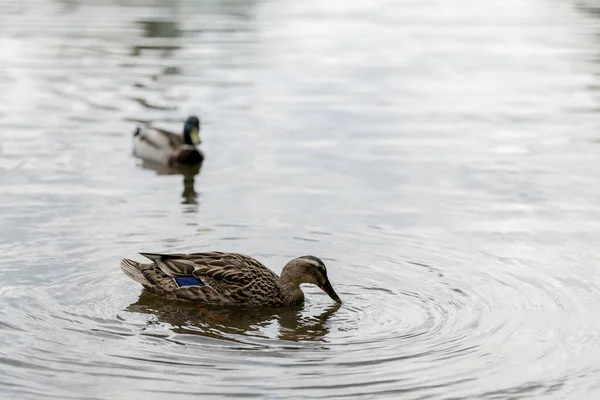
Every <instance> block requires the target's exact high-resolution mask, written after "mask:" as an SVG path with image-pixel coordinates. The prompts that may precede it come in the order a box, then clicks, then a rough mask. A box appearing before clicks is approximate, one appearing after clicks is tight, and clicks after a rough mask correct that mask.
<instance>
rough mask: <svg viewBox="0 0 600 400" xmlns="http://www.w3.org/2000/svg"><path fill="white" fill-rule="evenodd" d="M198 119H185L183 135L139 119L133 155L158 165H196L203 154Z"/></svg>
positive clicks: (200, 161)
mask: <svg viewBox="0 0 600 400" xmlns="http://www.w3.org/2000/svg"><path fill="white" fill-rule="evenodd" d="M199 132H200V120H199V119H198V117H194V116H191V117H189V118H188V119H187V120H186V121H185V125H184V127H183V135H178V134H176V133H173V132H169V131H165V130H164V129H159V128H156V127H154V126H152V125H151V124H150V123H149V122H143V121H140V126H138V127H137V129H136V130H135V132H134V134H133V155H134V156H136V157H139V158H141V159H142V160H145V161H151V162H153V163H157V164H160V165H168V166H177V165H198V164H200V163H202V160H204V154H202V152H201V151H200V150H198V149H197V148H196V145H198V144H200V136H199Z"/></svg>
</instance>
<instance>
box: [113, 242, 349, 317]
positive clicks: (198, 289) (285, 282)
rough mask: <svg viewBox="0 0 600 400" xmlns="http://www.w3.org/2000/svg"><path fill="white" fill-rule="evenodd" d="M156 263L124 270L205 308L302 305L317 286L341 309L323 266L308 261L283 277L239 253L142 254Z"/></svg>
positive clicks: (293, 264) (128, 263)
mask: <svg viewBox="0 0 600 400" xmlns="http://www.w3.org/2000/svg"><path fill="white" fill-rule="evenodd" d="M140 254H141V255H143V256H144V257H146V258H148V259H149V260H151V261H152V263H150V264H142V263H139V262H137V261H133V260H128V259H123V260H122V261H121V269H122V270H123V272H125V274H126V275H127V276H129V277H130V278H131V279H133V280H134V281H136V282H138V283H141V284H142V285H143V286H144V288H146V290H148V291H150V292H152V293H155V294H158V295H162V296H166V297H168V298H172V299H184V300H190V301H195V302H199V303H204V304H221V305H244V306H258V307H281V306H292V305H296V304H300V303H302V302H303V301H304V292H302V289H300V284H302V283H311V284H313V285H317V286H318V287H319V288H321V289H322V290H323V291H324V292H325V293H327V294H328V295H329V297H331V298H332V299H333V300H335V301H337V302H338V303H341V302H342V301H341V300H340V298H339V296H338V295H337V294H336V293H335V291H334V290H333V287H331V283H329V279H328V278H327V269H326V268H325V264H324V263H323V261H321V260H320V259H318V258H317V257H314V256H303V257H298V258H295V259H293V260H292V261H290V262H288V263H287V264H286V265H285V267H283V271H282V272H281V277H278V276H277V274H275V273H274V272H273V271H271V270H270V269H268V268H267V267H265V266H264V265H263V264H261V263H260V262H259V261H257V260H255V259H254V258H252V257H248V256H245V255H243V254H236V253H222V252H216V251H215V252H208V253H192V254H157V253H140Z"/></svg>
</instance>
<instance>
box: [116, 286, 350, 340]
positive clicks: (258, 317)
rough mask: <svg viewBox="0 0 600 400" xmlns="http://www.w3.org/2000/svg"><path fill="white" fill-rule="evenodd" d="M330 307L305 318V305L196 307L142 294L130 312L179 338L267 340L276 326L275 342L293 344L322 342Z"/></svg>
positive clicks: (331, 311)
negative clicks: (163, 326) (163, 325)
mask: <svg viewBox="0 0 600 400" xmlns="http://www.w3.org/2000/svg"><path fill="white" fill-rule="evenodd" d="M340 307H341V304H339V303H333V304H331V305H330V306H328V307H327V308H325V309H324V310H323V311H322V312H320V313H319V314H317V315H306V311H307V305H306V304H302V305H298V306H295V307H286V308H248V307H222V306H209V305H198V304H194V303H186V302H180V301H165V299H164V298H163V297H160V296H157V295H155V294H152V293H149V292H145V291H144V292H142V293H141V294H140V297H139V299H138V301H136V302H135V303H133V304H131V305H129V306H128V307H127V308H126V309H125V310H126V311H129V312H135V313H141V314H147V315H153V316H155V317H156V318H157V320H158V322H160V323H167V324H169V325H171V327H172V328H171V330H172V331H173V332H175V333H179V334H189V335H200V336H206V337H211V338H215V339H221V340H229V341H237V339H236V338H235V337H234V335H248V336H254V337H256V336H263V337H264V336H269V335H270V333H269V332H272V330H271V329H268V328H269V327H272V326H273V324H274V323H275V324H276V326H277V330H276V333H275V335H276V336H275V338H277V339H281V340H286V341H293V342H305V341H312V342H321V341H325V338H326V336H327V335H328V334H329V324H328V323H327V322H328V320H329V319H330V318H331V317H332V316H333V315H335V313H336V312H337V311H338V310H339V309H340ZM311 309H312V307H311Z"/></svg>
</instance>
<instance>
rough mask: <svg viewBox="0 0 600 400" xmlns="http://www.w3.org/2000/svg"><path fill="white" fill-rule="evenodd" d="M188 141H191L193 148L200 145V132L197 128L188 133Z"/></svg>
mask: <svg viewBox="0 0 600 400" xmlns="http://www.w3.org/2000/svg"><path fill="white" fill-rule="evenodd" d="M190 139H191V140H192V143H193V144H194V146H196V145H199V144H200V143H202V141H201V140H200V132H199V131H198V128H194V129H192V132H190Z"/></svg>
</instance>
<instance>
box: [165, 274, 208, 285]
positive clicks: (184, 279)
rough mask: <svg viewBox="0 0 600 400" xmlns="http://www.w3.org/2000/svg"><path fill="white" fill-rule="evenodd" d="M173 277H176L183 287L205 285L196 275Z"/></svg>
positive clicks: (176, 280)
mask: <svg viewBox="0 0 600 400" xmlns="http://www.w3.org/2000/svg"><path fill="white" fill-rule="evenodd" d="M173 279H175V282H177V284H178V285H179V287H182V286H204V282H202V281H201V280H200V279H198V278H196V277H195V276H177V277H175V278H173Z"/></svg>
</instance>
